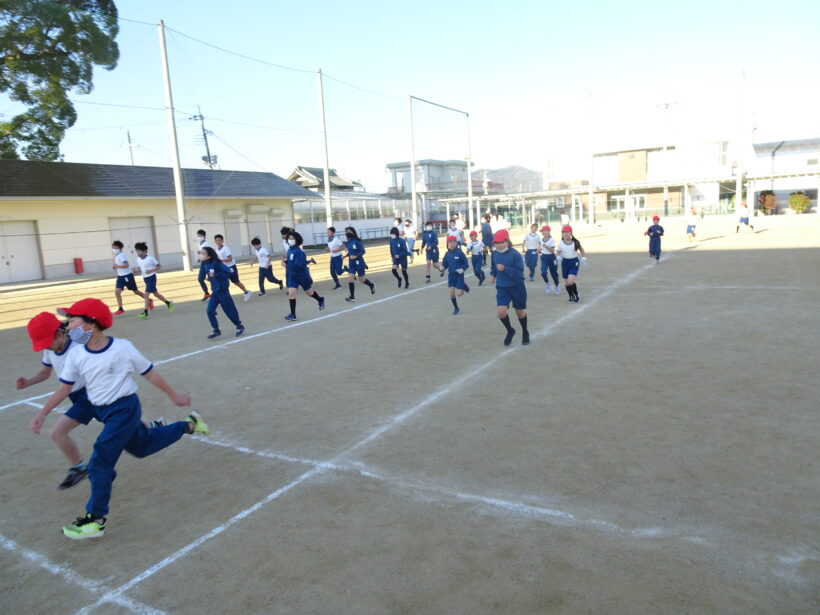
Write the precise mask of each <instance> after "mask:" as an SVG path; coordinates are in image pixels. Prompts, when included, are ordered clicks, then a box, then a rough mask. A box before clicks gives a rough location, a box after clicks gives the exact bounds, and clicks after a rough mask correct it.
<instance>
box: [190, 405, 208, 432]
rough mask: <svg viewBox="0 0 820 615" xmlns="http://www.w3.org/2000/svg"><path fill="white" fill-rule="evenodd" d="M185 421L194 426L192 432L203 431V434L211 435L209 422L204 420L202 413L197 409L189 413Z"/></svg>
mask: <svg viewBox="0 0 820 615" xmlns="http://www.w3.org/2000/svg"><path fill="white" fill-rule="evenodd" d="M185 422H186V423H191V424H192V425H193V426H194V431H193V432H192V433H201V434H202V435H203V436H207V435H210V433H211V430H210V429H208V423H206V422H205V421H203V420H202V415H200V414H199V412H197V411H196V410H194V411H193V412H191V414H189V415H188V418H187V419H185Z"/></svg>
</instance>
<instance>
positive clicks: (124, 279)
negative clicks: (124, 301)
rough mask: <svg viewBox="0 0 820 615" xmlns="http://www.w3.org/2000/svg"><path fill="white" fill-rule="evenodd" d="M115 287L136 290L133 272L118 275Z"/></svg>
mask: <svg viewBox="0 0 820 615" xmlns="http://www.w3.org/2000/svg"><path fill="white" fill-rule="evenodd" d="M117 288H119V289H123V288H127V289H128V290H137V281H136V280H135V279H134V274H133V273H129V274H128V275H118V276H117Z"/></svg>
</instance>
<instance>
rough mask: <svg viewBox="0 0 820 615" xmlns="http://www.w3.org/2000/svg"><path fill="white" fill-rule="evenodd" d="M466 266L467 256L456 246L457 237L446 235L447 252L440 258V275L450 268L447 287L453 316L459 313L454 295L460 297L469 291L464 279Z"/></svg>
mask: <svg viewBox="0 0 820 615" xmlns="http://www.w3.org/2000/svg"><path fill="white" fill-rule="evenodd" d="M468 267H469V264H468V263H467V256H466V255H465V254H464V252H462V251H461V248H460V247H458V237H456V236H455V235H450V236H449V237H447V253H446V254H445V255H444V258H443V259H441V275H442V277H443V276H444V272H445V271H446V270H448V269H449V270H450V273H449V275H448V276H447V288H448V289H449V290H450V301H452V302H453V316H456V315H457V314H460V313H461V310H460V309H459V307H458V300H457V299H456V295H458V296H459V297H461V295H463V294H464V293H465V292H467V293H469V292H470V287H469V286H467V283H466V282H465V281H464V272H465V271H466V270H467V268H468Z"/></svg>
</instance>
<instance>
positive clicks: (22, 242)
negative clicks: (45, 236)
mask: <svg viewBox="0 0 820 615" xmlns="http://www.w3.org/2000/svg"><path fill="white" fill-rule="evenodd" d="M42 277H43V267H42V262H41V261H40V248H39V246H38V242H37V225H36V224H35V223H34V222H29V221H25V222H0V284H2V283H5V282H23V281H25V280H40V279H42Z"/></svg>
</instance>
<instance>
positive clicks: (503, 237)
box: [493, 229, 510, 243]
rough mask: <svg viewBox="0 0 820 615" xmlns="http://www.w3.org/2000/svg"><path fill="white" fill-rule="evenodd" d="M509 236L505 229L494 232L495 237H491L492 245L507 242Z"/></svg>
mask: <svg viewBox="0 0 820 615" xmlns="http://www.w3.org/2000/svg"><path fill="white" fill-rule="evenodd" d="M509 240H510V234H509V233H508V232H507V230H506V229H501V230H500V231H496V232H495V235H493V243H501V242H502V241H509Z"/></svg>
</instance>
